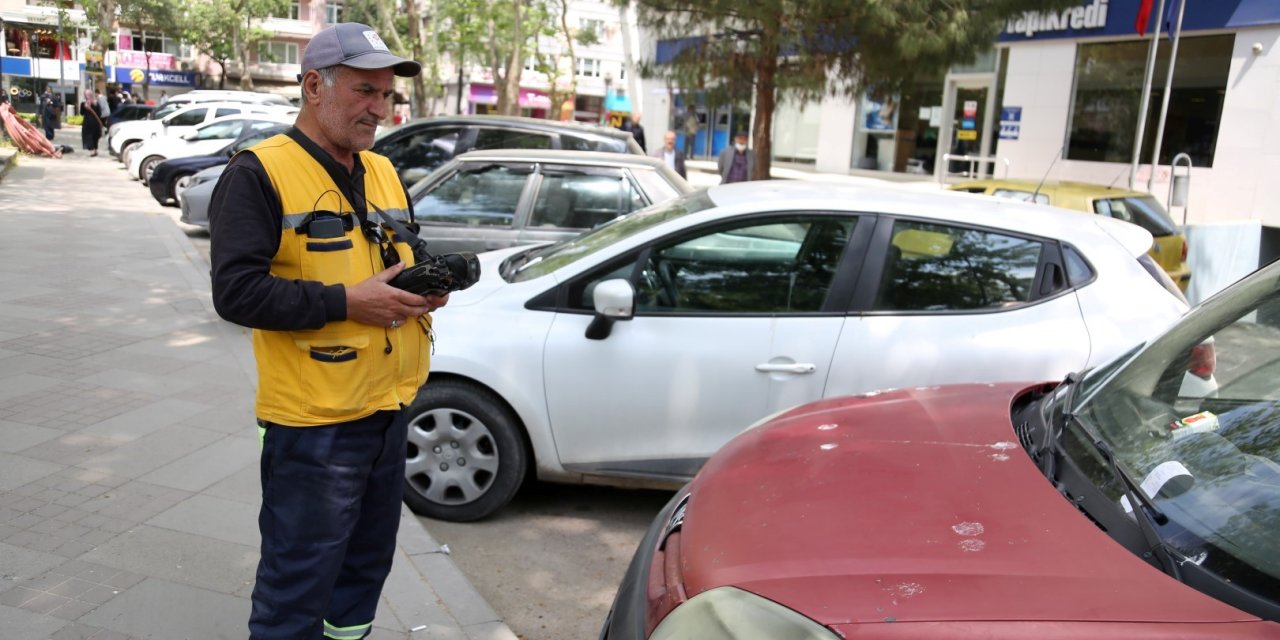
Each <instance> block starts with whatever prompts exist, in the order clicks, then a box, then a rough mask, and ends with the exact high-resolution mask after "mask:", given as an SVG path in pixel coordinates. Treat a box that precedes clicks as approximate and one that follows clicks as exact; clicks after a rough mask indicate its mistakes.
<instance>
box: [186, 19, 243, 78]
mask: <svg viewBox="0 0 1280 640" xmlns="http://www.w3.org/2000/svg"><path fill="white" fill-rule="evenodd" d="M239 26H240V16H238V15H236V13H235V11H234V10H233V9H232V8H231V7H230V6H229V5H227V4H226V3H223V2H194V3H191V4H190V5H189V6H188V7H187V11H186V14H185V15H184V16H183V19H182V39H183V41H185V42H186V43H187V44H190V45H191V46H193V47H195V49H196V50H197V51H199V52H201V53H203V54H205V55H206V56H209V59H211V60H213V61H214V62H216V63H218V69H219V72H218V88H219V89H225V88H226V86H227V63H228V62H231V60H233V59H234V58H235V57H236V43H235V40H234V39H229V38H227V34H228V33H235V32H236V31H237V29H238V28H239Z"/></svg>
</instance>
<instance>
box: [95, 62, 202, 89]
mask: <svg viewBox="0 0 1280 640" xmlns="http://www.w3.org/2000/svg"><path fill="white" fill-rule="evenodd" d="M144 78H146V79H147V80H148V82H147V84H148V85H170V86H182V87H194V86H195V84H196V74H195V72H193V71H161V70H156V69H152V70H151V71H150V72H147V71H145V70H143V69H130V68H128V67H116V68H115V81H116V82H120V83H124V84H142V81H143V79H144Z"/></svg>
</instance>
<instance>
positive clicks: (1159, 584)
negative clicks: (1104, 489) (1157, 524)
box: [680, 385, 1257, 625]
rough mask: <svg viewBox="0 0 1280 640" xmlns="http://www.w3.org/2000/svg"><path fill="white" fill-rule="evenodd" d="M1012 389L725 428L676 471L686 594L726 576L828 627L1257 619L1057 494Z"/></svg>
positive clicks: (821, 408) (845, 401)
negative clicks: (705, 457)
mask: <svg viewBox="0 0 1280 640" xmlns="http://www.w3.org/2000/svg"><path fill="white" fill-rule="evenodd" d="M1025 388H1026V385H961V386H949V387H940V388H933V389H925V390H903V391H895V392H891V393H887V394H884V395H881V396H879V397H875V398H869V397H858V398H837V399H832V400H827V401H824V402H822V403H819V404H815V405H809V406H807V407H804V408H802V409H800V410H798V411H793V412H792V413H791V414H789V415H787V416H784V417H783V418H781V419H780V420H775V421H774V422H772V423H771V424H770V426H768V427H762V428H759V429H755V430H752V431H749V432H747V433H745V434H742V435H740V436H739V437H737V438H735V439H734V440H733V441H731V442H730V443H729V444H727V445H725V447H724V448H723V449H721V450H720V452H718V453H717V454H716V455H715V456H713V457H712V458H711V460H710V461H709V462H708V463H707V465H706V466H704V467H703V469H702V471H701V472H700V473H699V475H698V477H697V478H695V480H694V481H693V482H692V483H691V484H690V493H691V498H690V501H689V507H688V510H687V512H686V514H685V520H684V527H683V530H682V532H681V540H680V560H681V563H680V567H681V575H682V579H683V581H684V585H685V590H686V593H687V594H688V596H689V597H693V596H694V595H696V594H698V593H701V592H703V591H706V590H708V589H712V588H715V587H718V586H724V585H733V586H736V587H739V588H741V589H745V590H747V591H751V592H753V593H756V594H758V595H761V596H763V597H765V598H768V599H770V600H773V601H775V602H779V603H781V604H783V605H785V606H787V607H790V608H792V609H794V610H796V611H798V612H800V613H802V614H804V615H806V616H808V617H809V618H812V619H814V620H817V621H819V622H821V623H823V624H825V625H842V624H857V623H864V622H882V621H898V622H938V621H1060V622H1064V621H1081V622H1084V621H1128V622H1156V621H1158V622H1175V623H1176V622H1229V621H1243V620H1257V618H1256V617H1254V616H1251V615H1249V614H1246V613H1243V612H1241V611H1239V610H1237V609H1235V608H1233V607H1230V606H1228V605H1225V604H1222V603H1221V602H1219V601H1217V600H1215V599H1213V598H1210V597H1208V596H1205V595H1203V594H1201V593H1200V592H1198V591H1195V590H1193V589H1191V588H1189V587H1186V586H1184V585H1182V584H1180V583H1178V582H1176V581H1175V580H1173V579H1171V578H1169V577H1167V576H1165V575H1164V574H1163V573H1161V572H1160V571H1158V570H1157V569H1155V568H1153V567H1151V566H1150V565H1148V564H1146V563H1145V562H1143V561H1142V560H1141V559H1139V558H1138V557H1136V556H1135V555H1133V554H1132V553H1130V552H1129V551H1127V550H1125V549H1124V548H1123V547H1121V546H1120V545H1119V544H1117V543H1116V542H1114V541H1113V540H1112V539H1111V538H1109V537H1107V535H1106V534H1105V533H1104V532H1102V531H1101V530H1099V529H1098V528H1097V527H1096V526H1095V525H1094V524H1092V523H1091V522H1090V521H1089V519H1088V518H1086V517H1085V516H1084V515H1083V514H1081V513H1080V512H1079V511H1077V510H1076V509H1075V508H1073V507H1072V506H1071V505H1070V504H1069V503H1068V502H1067V501H1066V500H1064V499H1063V498H1062V496H1060V495H1059V494H1058V493H1057V491H1056V490H1054V489H1053V487H1052V486H1050V484H1049V483H1048V482H1047V481H1046V480H1045V478H1044V476H1043V475H1042V474H1041V473H1040V471H1039V470H1038V469H1037V468H1036V466H1035V465H1034V464H1033V463H1032V461H1031V459H1030V458H1029V457H1028V456H1027V454H1026V452H1025V451H1024V450H1023V449H1022V447H1021V446H1019V445H1018V444H1017V438H1016V436H1015V434H1014V432H1013V428H1012V425H1011V422H1010V412H1009V408H1010V405H1011V402H1012V401H1013V399H1014V398H1015V397H1016V396H1017V395H1018V394H1019V392H1021V391H1022V390H1023V389H1025Z"/></svg>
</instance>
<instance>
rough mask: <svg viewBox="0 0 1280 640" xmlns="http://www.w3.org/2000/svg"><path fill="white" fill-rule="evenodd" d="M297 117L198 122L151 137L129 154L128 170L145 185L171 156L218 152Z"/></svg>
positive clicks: (237, 117) (242, 115)
mask: <svg viewBox="0 0 1280 640" xmlns="http://www.w3.org/2000/svg"><path fill="white" fill-rule="evenodd" d="M296 118H297V114H296V113H239V114H236V115H231V116H223V117H221V118H215V119H213V120H210V121H209V122H206V123H204V124H200V125H196V127H195V128H194V129H192V130H190V131H187V132H186V133H183V134H182V135H161V136H156V137H154V138H148V139H146V140H144V141H142V143H141V144H139V145H137V146H136V147H134V148H133V150H132V151H131V152H130V153H129V161H128V164H127V173H128V175H129V178H131V179H132V178H137V179H138V180H141V181H142V182H143V184H146V183H147V182H149V181H150V180H151V172H152V171H155V168H156V165H158V164H160V163H161V162H164V161H165V160H168V159H169V158H186V157H188V156H199V155H205V154H209V153H216V152H218V151H219V150H221V149H222V148H223V147H226V146H227V145H228V144H230V143H231V142H233V141H235V139H236V138H238V137H240V135H241V134H247V133H248V132H249V131H251V130H260V129H269V128H271V127H274V126H276V125H281V124H293V121H294V120H295V119H296Z"/></svg>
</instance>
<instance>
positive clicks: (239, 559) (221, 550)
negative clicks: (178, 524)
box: [84, 525, 258, 594]
mask: <svg viewBox="0 0 1280 640" xmlns="http://www.w3.org/2000/svg"><path fill="white" fill-rule="evenodd" d="M84 558H85V559H88V560H91V561H93V562H95V563H97V564H100V565H105V566H109V567H116V568H118V569H120V570H124V571H129V572H130V573H134V574H138V575H144V576H153V577H157V578H163V579H164V580H167V581H170V582H175V583H182V584H188V585H191V586H195V587H200V588H202V589H208V590H210V591H217V592H219V593H224V594H233V593H236V592H237V591H238V590H241V588H242V587H243V586H244V583H245V582H246V581H251V580H252V579H253V575H254V572H255V571H256V569H257V566H258V549H257V547H251V546H247V545H241V544H234V543H230V542H224V541H221V540H216V539H213V538H206V537H200V536H192V535H190V534H186V533H182V532H177V531H172V530H169V529H164V528H160V527H153V526H146V525H143V526H139V527H137V528H135V529H133V530H132V531H130V532H128V533H124V534H121V535H119V536H117V537H116V538H114V539H112V540H110V541H108V542H107V543H105V544H103V545H100V546H99V547H98V548H96V549H94V550H92V551H89V552H88V553H86V554H85V555H84Z"/></svg>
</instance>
